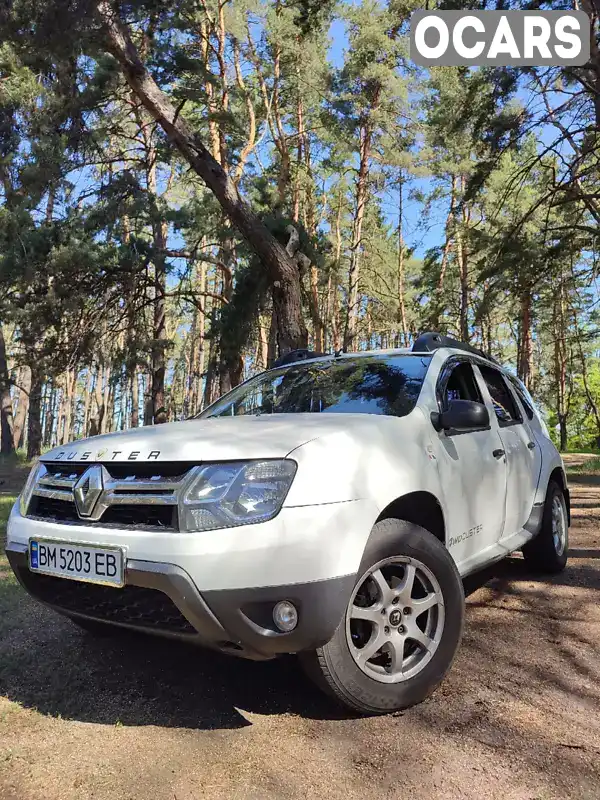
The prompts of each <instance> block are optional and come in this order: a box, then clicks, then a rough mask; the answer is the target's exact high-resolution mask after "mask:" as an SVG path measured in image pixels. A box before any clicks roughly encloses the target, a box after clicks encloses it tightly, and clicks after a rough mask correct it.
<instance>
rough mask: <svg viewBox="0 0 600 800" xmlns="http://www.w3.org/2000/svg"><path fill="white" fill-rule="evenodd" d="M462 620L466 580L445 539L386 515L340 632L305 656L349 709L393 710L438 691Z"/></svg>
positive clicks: (307, 664) (312, 671)
mask: <svg viewBox="0 0 600 800" xmlns="http://www.w3.org/2000/svg"><path fill="white" fill-rule="evenodd" d="M463 623H464V593H463V587H462V582H461V579H460V575H459V574H458V570H457V569H456V565H455V563H454V561H453V559H452V557H451V556H450V554H449V553H448V551H447V550H446V548H445V547H444V545H443V544H442V543H441V542H440V541H439V540H438V539H436V538H435V536H433V534H431V533H429V531H426V530H425V529H424V528H421V527H419V526H418V525H414V524H412V523H410V522H405V521H403V520H397V519H386V520H382V521H380V522H378V523H377V524H376V525H375V527H374V528H373V531H372V533H371V537H370V540H369V543H368V545H367V548H366V551H365V555H364V558H363V561H362V564H361V567H360V569H359V572H358V579H357V582H356V584H355V587H354V590H353V592H352V594H351V596H350V600H349V602H348V606H347V610H346V614H345V615H344V618H343V619H342V621H341V622H340V625H339V626H338V628H337V630H336V632H335V633H334V635H333V638H332V639H331V640H330V641H329V642H328V643H327V644H326V645H325V646H324V647H320V648H319V649H318V650H316V651H314V652H313V653H308V654H304V656H303V662H304V664H305V667H306V669H307V672H308V674H309V675H310V676H311V677H312V678H313V679H314V680H315V681H316V682H317V683H318V684H319V685H320V686H321V688H323V689H325V690H326V691H327V692H328V693H329V694H332V695H333V696H334V697H335V698H336V699H337V700H338V701H339V702H341V703H342V704H343V705H345V706H346V707H348V708H350V709H352V710H353V711H357V712H359V713H361V714H387V713H389V712H392V711H397V710H400V709H403V708H408V707H409V706H412V705H415V704H416V703H420V702H421V701H422V700H424V699H425V698H426V697H428V696H429V695H430V694H431V693H432V692H433V691H434V689H436V687H437V686H438V685H439V684H440V682H441V681H442V679H443V678H444V676H445V675H446V673H447V672H448V670H449V669H450V667H451V665H452V662H453V660H454V656H455V654H456V651H457V648H458V645H459V643H460V639H461V636H462V630H463Z"/></svg>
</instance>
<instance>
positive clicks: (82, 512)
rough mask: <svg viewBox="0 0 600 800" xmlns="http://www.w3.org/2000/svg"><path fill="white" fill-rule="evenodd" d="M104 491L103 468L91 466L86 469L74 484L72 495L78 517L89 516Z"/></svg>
mask: <svg viewBox="0 0 600 800" xmlns="http://www.w3.org/2000/svg"><path fill="white" fill-rule="evenodd" d="M103 492H104V469H103V467H101V466H93V467H90V468H89V469H87V470H86V471H85V472H84V473H83V475H82V476H81V478H79V480H78V481H77V483H76V484H75V488H74V489H73V497H74V499H75V508H76V509H77V513H78V514H79V516H80V517H91V516H92V514H93V513H94V509H95V508H96V504H97V503H98V500H99V499H100V497H101V496H102V494H103Z"/></svg>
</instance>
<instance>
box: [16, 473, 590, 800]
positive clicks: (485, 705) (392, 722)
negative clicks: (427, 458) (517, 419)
mask: <svg viewBox="0 0 600 800" xmlns="http://www.w3.org/2000/svg"><path fill="white" fill-rule="evenodd" d="M575 480H576V481H577V482H572V495H573V528H572V531H571V559H570V563H569V567H568V569H567V570H566V571H565V572H564V573H563V574H562V575H560V576H558V577H555V578H552V579H550V580H539V579H538V578H535V577H533V576H531V575H529V574H528V573H527V572H526V571H525V569H524V565H523V562H522V561H521V559H520V558H516V557H515V558H511V559H509V560H508V561H506V562H504V563H503V564H501V565H499V566H498V567H496V568H494V570H493V571H492V572H491V573H488V574H487V575H485V576H481V577H480V578H478V580H477V581H470V582H469V585H468V587H467V588H468V590H469V592H470V594H469V597H468V601H467V603H468V611H467V625H466V631H465V637H464V640H463V645H462V648H461V651H460V655H459V657H458V659H457V661H456V663H455V666H454V668H453V670H452V672H451V674H450V676H449V677H448V678H447V679H446V681H445V682H444V683H443V685H442V686H441V688H440V689H439V690H438V691H437V692H436V693H435V695H434V696H433V697H431V698H430V699H429V700H428V701H426V702H425V703H424V704H422V705H421V706H419V707H418V708H415V709H412V710H410V711H407V712H405V713H403V714H398V715H394V716H388V717H380V718H371V719H355V718H350V717H346V716H344V713H343V712H341V713H340V712H339V711H338V709H337V708H336V707H335V706H333V705H332V704H331V703H330V702H329V701H328V700H327V699H326V698H324V697H322V696H321V695H320V694H318V693H317V692H316V690H314V689H313V687H312V685H311V684H310V683H308V681H307V680H306V679H305V678H304V677H303V675H302V673H301V672H300V670H299V669H298V667H297V665H296V663H295V661H294V659H291V658H290V659H287V660H282V661H278V662H268V663H263V664H255V663H250V662H243V661H238V660H235V659H233V658H225V657H221V656H218V655H213V654H210V653H204V652H199V651H196V650H190V649H188V648H185V647H183V646H174V645H173V644H171V643H165V642H161V641H158V640H156V641H155V640H149V639H145V638H143V637H139V638H138V637H129V636H127V637H125V638H122V637H119V638H117V639H105V640H95V639H93V638H91V637H90V636H88V635H86V634H83V633H80V632H79V631H78V630H77V629H75V628H74V627H73V626H72V625H70V624H69V622H68V621H66V620H63V619H61V618H60V617H58V616H56V615H54V614H53V613H51V612H50V611H47V610H45V609H43V608H41V607H39V606H38V605H36V604H35V603H33V602H32V601H30V600H29V599H28V598H27V597H26V596H25V595H24V594H23V593H22V592H21V590H20V589H19V588H17V587H15V586H14V584H13V583H12V580H11V577H10V574H9V572H8V570H7V568H6V562H0V798H2V800H4V799H7V800H8V798H11V800H12V799H13V798H14V799H15V800H34V799H35V800H59V799H60V800H63V799H64V800H66V799H67V798H68V799H69V800H84V799H85V800H88V798H102V800H148V799H149V798H152V800H192V799H193V800H196V799H197V798H219V799H220V798H228V799H232V800H233V799H235V798H244V799H246V798H257V800H258V798H260V799H261V800H263V799H264V800H271V798H282V799H284V800H287V798H290V799H291V798H311V799H312V798H345V800H351V799H352V798H361V800H362V799H363V798H365V797H373V798H378V800H380V799H381V798H411V800H436V799H437V798H440V799H441V798H448V799H449V798H452V800H456V799H457V798H469V800H471V799H472V800H480V799H481V798H502V800H525V798H527V800H550V798H577V800H588V799H589V800H598V799H599V798H600V713H599V712H600V527H599V522H600V479H599V478H598V477H597V476H591V477H585V476H580V477H577V478H576V479H575ZM485 581H487V582H486V583H485V585H484V582H485Z"/></svg>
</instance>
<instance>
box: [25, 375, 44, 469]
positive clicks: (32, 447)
mask: <svg viewBox="0 0 600 800" xmlns="http://www.w3.org/2000/svg"><path fill="white" fill-rule="evenodd" d="M43 386H44V376H43V375H42V374H41V372H39V370H38V369H37V367H36V366H32V368H31V391H30V393H29V419H28V425H27V458H28V460H31V459H32V458H38V457H39V456H40V455H41V453H42V389H43Z"/></svg>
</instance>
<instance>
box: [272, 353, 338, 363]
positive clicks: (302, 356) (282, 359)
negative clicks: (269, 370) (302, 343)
mask: <svg viewBox="0 0 600 800" xmlns="http://www.w3.org/2000/svg"><path fill="white" fill-rule="evenodd" d="M326 355H327V353H315V352H313V351H312V350H291V351H290V352H289V353H285V355H283V356H279V358H278V359H277V360H276V361H274V362H273V367H287V365H288V364H295V363H296V362H297V361H308V359H309V358H321V356H326Z"/></svg>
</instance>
